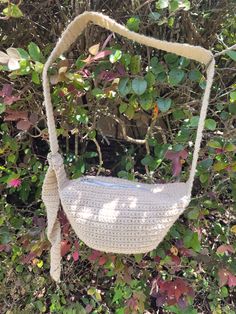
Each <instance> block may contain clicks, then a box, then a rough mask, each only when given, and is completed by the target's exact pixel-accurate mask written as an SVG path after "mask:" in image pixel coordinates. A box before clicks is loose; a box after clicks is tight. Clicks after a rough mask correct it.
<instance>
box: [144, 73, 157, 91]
mask: <svg viewBox="0 0 236 314" xmlns="http://www.w3.org/2000/svg"><path fill="white" fill-rule="evenodd" d="M144 78H145V81H147V86H148V88H150V87H152V86H153V85H154V83H155V81H156V80H155V75H154V74H152V72H150V71H149V72H148V73H147V74H146V75H145V77H144Z"/></svg>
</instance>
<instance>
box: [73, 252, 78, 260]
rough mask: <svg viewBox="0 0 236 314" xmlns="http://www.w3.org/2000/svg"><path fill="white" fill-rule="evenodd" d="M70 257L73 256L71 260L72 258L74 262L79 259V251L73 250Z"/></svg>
mask: <svg viewBox="0 0 236 314" xmlns="http://www.w3.org/2000/svg"><path fill="white" fill-rule="evenodd" d="M72 257H73V260H74V261H75V262H77V261H78V259H79V252H78V251H75V252H74V253H73V254H72Z"/></svg>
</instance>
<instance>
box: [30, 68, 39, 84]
mask: <svg viewBox="0 0 236 314" xmlns="http://www.w3.org/2000/svg"><path fill="white" fill-rule="evenodd" d="M31 79H32V82H33V83H35V84H37V85H39V84H40V78H39V74H38V73H37V72H36V71H33V72H32V77H31Z"/></svg>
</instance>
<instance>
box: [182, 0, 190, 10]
mask: <svg viewBox="0 0 236 314" xmlns="http://www.w3.org/2000/svg"><path fill="white" fill-rule="evenodd" d="M183 5H184V10H185V11H188V10H190V7H191V3H190V1H189V0H184V3H183Z"/></svg>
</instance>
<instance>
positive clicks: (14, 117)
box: [4, 109, 28, 121]
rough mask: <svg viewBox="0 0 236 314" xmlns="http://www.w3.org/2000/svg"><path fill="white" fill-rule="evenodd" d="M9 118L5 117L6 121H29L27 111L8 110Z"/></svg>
mask: <svg viewBox="0 0 236 314" xmlns="http://www.w3.org/2000/svg"><path fill="white" fill-rule="evenodd" d="M6 114H7V116H5V117H4V121H18V120H28V113H27V112H26V111H15V110H10V109H9V110H6Z"/></svg>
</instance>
